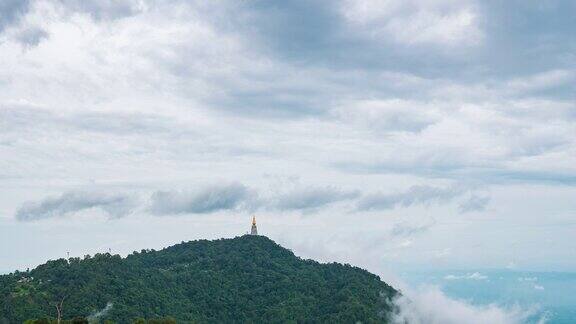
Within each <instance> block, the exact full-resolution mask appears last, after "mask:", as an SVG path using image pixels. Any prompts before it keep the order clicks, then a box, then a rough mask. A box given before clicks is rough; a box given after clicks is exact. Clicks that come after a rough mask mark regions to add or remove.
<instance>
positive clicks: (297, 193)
mask: <svg viewBox="0 0 576 324" xmlns="http://www.w3.org/2000/svg"><path fill="white" fill-rule="evenodd" d="M359 195H360V192H359V191H357V190H342V189H339V188H336V187H330V186H328V187H306V188H300V189H296V190H292V191H290V192H288V193H285V194H282V195H280V196H278V197H276V198H275V199H274V203H273V205H274V207H275V208H277V209H280V210H306V209H307V210H312V209H315V208H320V207H324V206H327V205H330V204H332V203H336V202H340V201H344V200H350V199H354V198H357V197H358V196H359Z"/></svg>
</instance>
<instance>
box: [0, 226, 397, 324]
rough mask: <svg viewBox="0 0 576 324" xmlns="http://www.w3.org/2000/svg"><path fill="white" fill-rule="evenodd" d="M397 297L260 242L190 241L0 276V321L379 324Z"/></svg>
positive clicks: (347, 272) (363, 276)
mask: <svg viewBox="0 0 576 324" xmlns="http://www.w3.org/2000/svg"><path fill="white" fill-rule="evenodd" d="M396 294H397V292H396V291H395V290H394V289H393V288H392V287H390V286H388V285H387V284H386V283H384V282H382V281H381V280H380V279H379V278H378V276H376V275H373V274H371V273H369V272H367V271H365V270H362V269H360V268H356V267H352V266H350V265H342V264H338V263H331V264H320V263H318V262H315V261H312V260H303V259H300V258H298V257H296V256H295V255H294V254H293V253H292V252H291V251H289V250H287V249H285V248H283V247H281V246H280V245H278V244H276V243H275V242H273V241H272V240H270V239H268V238H266V237H264V236H250V235H246V236H241V237H236V238H233V239H220V240H215V241H207V240H200V241H192V242H187V243H181V244H177V245H174V246H171V247H168V248H165V249H163V250H160V251H154V250H142V251H141V252H134V253H133V254H131V255H129V256H127V257H126V258H121V257H120V256H118V255H110V254H97V255H95V256H92V257H89V256H87V257H85V258H83V259H80V258H70V259H69V260H65V259H59V260H54V261H48V262H47V263H45V264H43V265H40V266H38V267H37V268H36V269H33V270H30V271H26V272H15V273H12V274H8V275H3V276H0V323H21V322H23V321H25V320H27V319H41V318H50V319H55V318H56V317H57V307H56V306H57V305H59V304H60V303H61V309H62V318H63V319H68V320H70V319H72V318H89V319H91V320H92V321H100V322H104V321H106V320H108V321H114V322H117V323H131V322H133V321H134V320H135V319H137V318H147V319H154V318H160V317H167V316H170V317H171V318H174V319H176V320H177V321H178V322H184V323H185V322H194V323H250V322H253V323H254V322H259V323H262V322H268V323H271V322H277V323H279V322H281V323H286V322H293V323H296V322H298V323H303V322H308V323H313V322H324V323H356V322H359V321H360V322H362V323H376V322H378V323H382V322H386V321H387V316H388V315H389V314H390V313H391V311H392V310H391V306H390V304H389V303H388V300H389V299H390V298H392V297H394V296H395V295H396Z"/></svg>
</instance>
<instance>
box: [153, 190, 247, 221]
mask: <svg viewBox="0 0 576 324" xmlns="http://www.w3.org/2000/svg"><path fill="white" fill-rule="evenodd" d="M252 198H253V193H252V192H251V191H250V190H249V189H248V188H247V187H246V186H244V185H242V184H239V183H233V184H227V185H215V186H209V187H205V188H201V189H198V190H195V191H157V192H155V193H153V194H152V197H151V204H150V211H151V212H152V213H153V214H156V215H170V214H207V213H211V212H215V211H220V210H233V209H236V208H238V207H240V205H246V204H247V203H248V202H249V201H250V200H252Z"/></svg>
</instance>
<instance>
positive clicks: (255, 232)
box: [250, 216, 258, 235]
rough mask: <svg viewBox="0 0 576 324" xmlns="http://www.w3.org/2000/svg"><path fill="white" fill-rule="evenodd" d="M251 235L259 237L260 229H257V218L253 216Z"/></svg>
mask: <svg viewBox="0 0 576 324" xmlns="http://www.w3.org/2000/svg"><path fill="white" fill-rule="evenodd" d="M250 235H258V228H257V227H256V216H252V228H251V229H250Z"/></svg>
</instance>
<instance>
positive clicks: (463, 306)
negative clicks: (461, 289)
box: [392, 288, 545, 324]
mask: <svg viewBox="0 0 576 324" xmlns="http://www.w3.org/2000/svg"><path fill="white" fill-rule="evenodd" d="M394 305H395V306H396V307H397V313H396V314H395V316H394V317H393V318H392V323H395V324H406V323H408V324H461V323H467V324H485V323H491V324H521V323H526V321H527V320H536V321H537V322H538V323H542V324H543V323H545V318H540V319H539V315H538V314H537V312H536V311H535V310H530V309H529V310H525V309H521V308H519V307H513V308H503V307H499V306H496V305H487V306H474V305H471V304H468V303H466V302H463V301H459V300H455V299H451V298H449V297H447V296H446V295H445V294H444V293H443V292H442V291H440V290H439V289H437V288H426V289H422V290H420V291H415V292H410V293H408V294H407V295H406V296H402V297H400V298H398V299H396V300H395V301H394Z"/></svg>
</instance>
